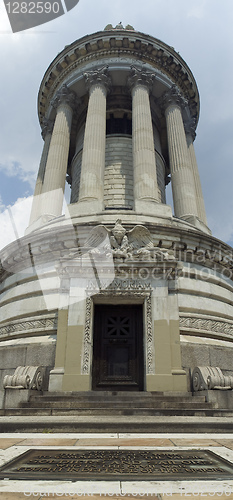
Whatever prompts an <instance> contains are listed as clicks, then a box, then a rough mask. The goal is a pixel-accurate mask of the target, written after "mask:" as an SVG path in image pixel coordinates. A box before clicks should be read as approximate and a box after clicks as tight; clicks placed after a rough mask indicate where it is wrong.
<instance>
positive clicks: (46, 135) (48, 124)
mask: <svg viewBox="0 0 233 500" xmlns="http://www.w3.org/2000/svg"><path fill="white" fill-rule="evenodd" d="M52 130H53V122H52V121H51V120H48V119H47V118H44V119H43V122H42V131H41V135H42V137H43V139H44V147H43V151H42V155H41V160H40V166H39V171H38V175H37V180H36V186H35V191H34V195H33V201H32V209H31V215H30V222H29V225H31V224H32V223H33V222H35V221H36V220H37V219H38V217H39V216H40V214H41V203H40V202H41V193H42V188H43V182H44V175H45V167H46V162H47V158H48V152H49V147H50V142H51V136H52Z"/></svg>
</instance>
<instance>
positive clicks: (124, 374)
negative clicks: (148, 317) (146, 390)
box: [92, 304, 144, 391]
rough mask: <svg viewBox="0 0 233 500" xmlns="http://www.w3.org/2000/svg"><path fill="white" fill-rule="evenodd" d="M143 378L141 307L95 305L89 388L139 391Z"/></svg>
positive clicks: (141, 387)
mask: <svg viewBox="0 0 233 500" xmlns="http://www.w3.org/2000/svg"><path fill="white" fill-rule="evenodd" d="M143 375H144V355H143V311H142V305H141V304H140V305H125V304H122V305H119V304H118V305H105V304H101V305H100V304H98V305H96V306H95V311H94V343H93V370H92V388H93V389H94V390H103V391H106V390H107V391H142V390H143Z"/></svg>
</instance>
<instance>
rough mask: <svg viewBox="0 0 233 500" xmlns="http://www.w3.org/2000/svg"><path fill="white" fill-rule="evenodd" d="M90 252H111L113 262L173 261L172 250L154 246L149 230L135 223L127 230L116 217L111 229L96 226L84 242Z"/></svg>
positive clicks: (106, 253) (96, 253)
mask: <svg viewBox="0 0 233 500" xmlns="http://www.w3.org/2000/svg"><path fill="white" fill-rule="evenodd" d="M85 247H86V248H89V249H90V251H91V252H92V254H95V255H96V256H97V255H101V253H102V254H103V255H104V254H105V255H108V254H109V253H112V256H113V259H114V261H115V262H118V263H120V262H131V261H146V262H148V261H166V260H169V261H174V260H175V257H174V253H173V250H167V249H162V248H158V247H155V245H154V243H153V241H152V237H151V234H150V231H149V230H148V229H147V228H146V227H145V226H142V225H137V226H135V227H134V228H133V229H131V230H130V231H127V230H126V229H125V228H124V227H123V226H122V224H121V220H120V219H118V220H117V221H116V223H115V226H114V227H113V229H111V230H109V229H108V228H106V227H105V226H104V225H102V224H100V225H99V226H96V227H95V228H94V229H93V230H92V231H91V233H90V236H89V237H88V239H87V240H86V242H85Z"/></svg>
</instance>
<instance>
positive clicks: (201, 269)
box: [0, 24, 233, 393]
mask: <svg viewBox="0 0 233 500" xmlns="http://www.w3.org/2000/svg"><path fill="white" fill-rule="evenodd" d="M38 114H39V120H40V124H41V128H42V136H43V139H44V148H43V152H42V157H41V162H40V167H39V171H38V177H37V181H36V187H35V193H34V199H33V205H32V211H31V218H30V224H29V227H28V228H27V231H26V234H25V236H24V237H23V238H22V239H21V240H19V241H15V242H13V243H12V244H10V245H8V247H6V248H5V249H4V250H3V251H2V252H1V274H0V276H1V295H0V300H1V302H0V305H1V320H0V357H1V366H0V374H1V378H2V380H3V379H4V376H6V375H7V376H8V378H7V379H5V381H6V382H5V386H6V384H7V383H8V384H9V383H12V384H13V385H14V386H15V387H17V386H19V387H20V377H19V378H18V379H17V377H13V378H12V376H13V375H14V372H15V370H16V369H18V367H26V368H25V369H24V368H22V369H19V370H18V371H17V373H23V374H25V373H27V374H28V373H30V369H29V368H28V367H30V366H31V367H32V366H34V367H39V369H40V373H41V370H42V369H43V370H46V373H47V375H45V374H44V375H43V377H44V378H43V384H45V383H46V380H47V387H46V388H47V390H49V391H53V392H54V391H57V392H60V393H62V392H63V391H78V392H81V391H97V390H104V391H152V392H153V391H161V392H169V393H170V392H173V393H176V392H179V393H180V392H183V393H185V392H188V391H192V390H193V387H192V379H191V376H192V371H193V370H194V369H195V368H196V367H213V368H216V367H217V368H218V369H219V370H220V371H222V373H223V377H231V376H232V374H233V367H232V354H233V344H232V341H233V324H232V320H233V306H232V299H233V278H232V272H233V261H232V249H231V248H230V247H229V246H227V245H226V244H224V243H223V242H221V241H219V240H217V239H216V238H214V237H213V236H212V235H211V231H210V229H209V228H208V226H207V221H206V214H205V207H204V200H203V195H202V190H201V184H200V177H199V173H198V167H197V163H196V158H195V152H194V146H193V141H194V139H195V134H196V132H195V130H196V126H197V123H198V117H199V94H198V89H197V85H196V82H195V79H194V76H193V74H192V72H191V71H190V69H189V67H188V66H187V64H186V63H185V61H184V60H183V59H182V58H181V56H180V55H179V54H178V53H177V52H175V50H174V49H173V48H172V47H170V46H168V45H166V44H165V43H163V42H161V41H160V40H157V39H156V38H153V37H151V36H149V35H145V34H143V33H140V32H138V31H135V30H134V28H133V27H132V26H130V25H128V26H126V27H125V28H124V27H123V26H122V25H121V24H120V25H118V26H116V27H115V28H114V27H113V26H112V25H108V26H107V27H106V28H105V29H104V30H103V31H100V32H97V33H94V34H92V35H87V36H85V37H83V38H81V39H79V40H76V41H75V42H74V43H72V44H71V45H69V46H66V47H65V48H64V50H63V51H62V52H61V53H60V54H58V55H57V56H56V57H55V59H54V60H53V61H52V63H51V64H50V66H49V68H48V69H47V71H46V73H45V75H44V77H43V80H42V83H41V86H40V90H39V96H38ZM66 182H68V183H69V184H70V203H69V204H68V205H67V207H66V209H65V210H63V200H64V189H65V183H66ZM169 182H171V186H172V195H173V205H174V214H173V212H172V208H171V207H170V206H169V205H168V204H166V185H167V184H168V183H169ZM43 373H44V371H43ZM195 373H197V372H195ZM198 373H201V372H200V370H199V372H198ZM203 373H204V372H203ZM205 373H207V372H205ZM208 373H209V372H208ZM218 373H219V372H218ZM9 376H11V377H10V378H9ZM203 376H204V375H203ZM46 377H47V379H46ZM223 380H228V381H229V380H231V379H230V378H224V379H223ZM9 381H10V382H9ZM25 381H26V382H25ZM25 381H24V383H26V384H28V385H27V386H29V384H30V381H29V380H28V378H27V379H25ZM21 382H22V380H21ZM206 384H207V385H208V383H207V382H206V379H205V383H204V385H203V387H205V389H206V387H207V385H206ZM216 384H217V385H216ZM216 384H215V386H217V387H220V386H221V387H223V385H224V383H222V385H221V384H220V383H216ZM196 386H198V384H196ZM199 386H200V387H201V384H199ZM199 386H198V387H199ZM7 387H8V386H7ZM227 387H228V388H230V389H231V384H229V383H228V384H227ZM8 390H9V389H8ZM2 393H3V387H2Z"/></svg>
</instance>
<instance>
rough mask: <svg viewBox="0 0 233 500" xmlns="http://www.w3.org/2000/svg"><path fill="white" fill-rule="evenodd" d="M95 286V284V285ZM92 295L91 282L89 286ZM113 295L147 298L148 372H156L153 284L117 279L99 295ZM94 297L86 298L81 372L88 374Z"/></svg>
mask: <svg viewBox="0 0 233 500" xmlns="http://www.w3.org/2000/svg"><path fill="white" fill-rule="evenodd" d="M93 286H94V285H93ZM88 291H89V293H90V295H93V293H91V284H90V285H89V287H88ZM106 295H107V296H108V297H109V295H111V297H126V298H129V299H132V298H143V299H144V300H145V306H146V325H145V328H146V359H147V373H148V374H153V373H154V350H153V329H152V308H151V285H150V283H147V282H140V280H133V279H126V280H120V279H119V280H118V279H115V280H114V281H113V282H112V283H111V285H110V286H109V287H108V288H107V289H105V290H100V293H99V294H98V296H101V297H104V296H106ZM91 313H92V299H91V296H88V297H87V298H86V319H85V328H84V342H83V357H82V366H81V373H82V375H88V374H89V373H90V364H91V345H92V331H91V329H92V321H91Z"/></svg>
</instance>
